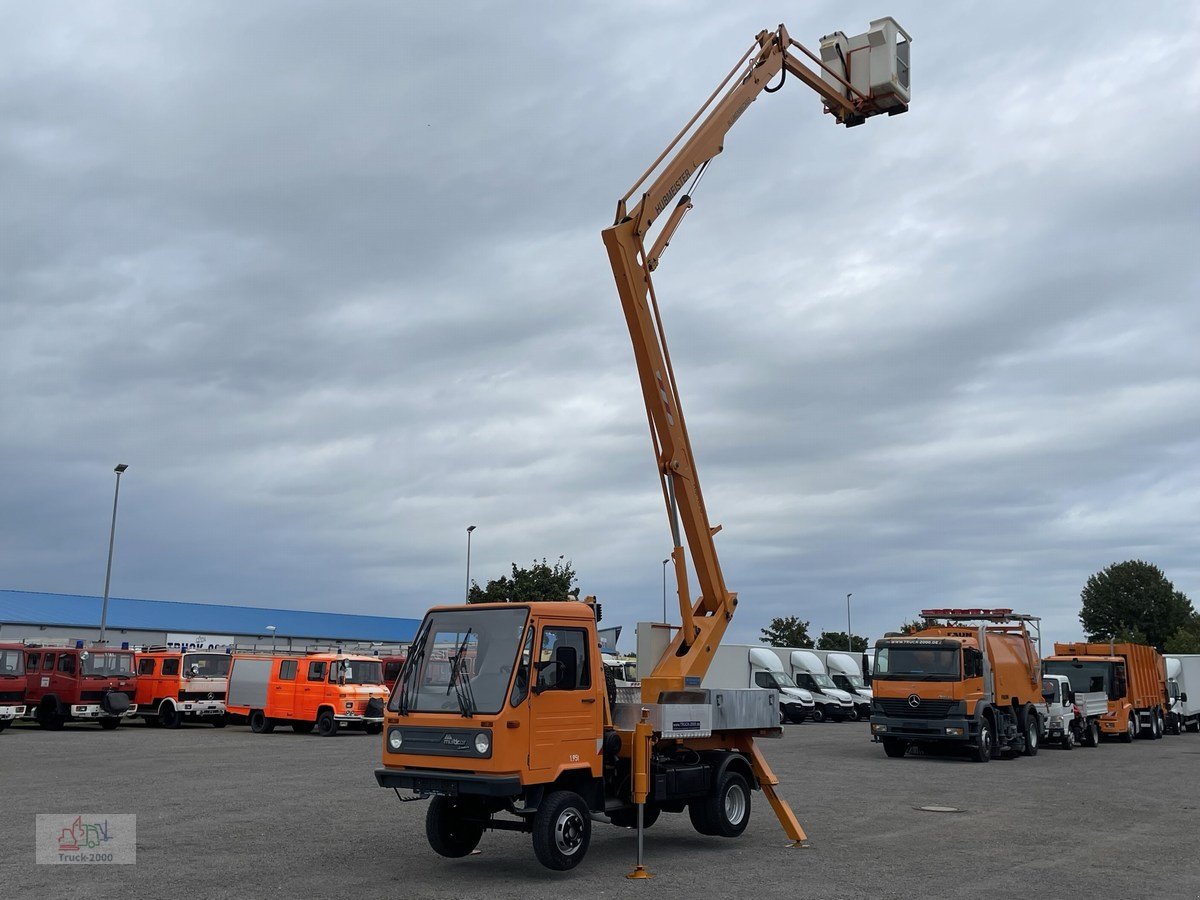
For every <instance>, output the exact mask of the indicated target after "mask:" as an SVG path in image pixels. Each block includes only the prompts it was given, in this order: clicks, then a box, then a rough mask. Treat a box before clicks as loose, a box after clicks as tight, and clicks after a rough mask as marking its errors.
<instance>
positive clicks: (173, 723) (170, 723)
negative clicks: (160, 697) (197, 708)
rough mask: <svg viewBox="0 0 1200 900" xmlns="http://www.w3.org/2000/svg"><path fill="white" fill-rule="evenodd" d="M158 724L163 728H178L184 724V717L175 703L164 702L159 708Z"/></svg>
mask: <svg viewBox="0 0 1200 900" xmlns="http://www.w3.org/2000/svg"><path fill="white" fill-rule="evenodd" d="M158 724H159V725H161V726H162V727H163V728H178V727H179V726H180V725H182V724H183V715H182V714H181V713H180V712H179V710H178V709H176V708H175V704H174V703H167V702H165V701H164V702H163V704H162V706H160V707H159V708H158Z"/></svg>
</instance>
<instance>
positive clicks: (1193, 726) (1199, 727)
mask: <svg viewBox="0 0 1200 900" xmlns="http://www.w3.org/2000/svg"><path fill="white" fill-rule="evenodd" d="M1184 727H1185V728H1186V729H1187V730H1188V731H1190V732H1191V733H1192V734H1195V733H1196V732H1197V731H1200V720H1197V721H1194V722H1188V723H1186V724H1185V725H1184Z"/></svg>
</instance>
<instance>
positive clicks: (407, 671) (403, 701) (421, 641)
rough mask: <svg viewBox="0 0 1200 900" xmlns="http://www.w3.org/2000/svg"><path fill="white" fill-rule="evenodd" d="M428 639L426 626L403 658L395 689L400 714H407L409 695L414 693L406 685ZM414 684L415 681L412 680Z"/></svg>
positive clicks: (422, 655) (415, 669) (418, 662)
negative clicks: (405, 657) (397, 695)
mask: <svg viewBox="0 0 1200 900" xmlns="http://www.w3.org/2000/svg"><path fill="white" fill-rule="evenodd" d="M428 641H429V627H428V624H427V625H426V627H425V628H424V629H423V630H422V631H420V632H418V633H417V636H416V637H415V638H414V639H413V642H412V644H411V645H409V648H408V658H407V659H405V660H404V666H403V667H402V668H401V669H400V677H399V678H398V679H397V682H398V684H397V687H396V690H397V691H399V693H400V696H399V698H398V699H397V701H396V711H397V712H398V713H400V715H402V716H407V715H408V703H409V696H410V694H412V693H415V692H416V691H415V689H414V690H412V691H410V690H409V687H408V681H409V678H411V677H412V673H413V672H415V671H417V669H418V667H419V665H420V662H421V659H422V658H424V656H425V644H426V643H428ZM414 684H415V682H414Z"/></svg>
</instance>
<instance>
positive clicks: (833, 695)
mask: <svg viewBox="0 0 1200 900" xmlns="http://www.w3.org/2000/svg"><path fill="white" fill-rule="evenodd" d="M775 653H776V655H777V656H778V657H779V659H780V661H781V662H782V663H783V665H784V668H785V670H786V671H788V672H789V673H790V674H791V676H792V680H793V681H794V682H796V686H797V687H800V688H803V689H804V690H806V691H808V692H809V693H810V694H812V698H813V703H814V704H816V705H815V706H814V707H813V711H812V719H813V721H814V722H825V721H834V722H843V721H845V720H846V719H850V720H851V721H857V720H858V717H859V707H857V706H855V703H854V699H853V698H852V697H851V695H850V694H849V693H848V692H846V691H843V690H842V689H841V688H839V687H838V686H837V685H836V684H834V682H833V679H832V678H830V677H829V673H828V672H826V671H825V664H824V663H823V662H822V661H821V658H820V657H819V656H817V654H816V653H814V652H813V651H812V650H793V649H791V648H776V650H775ZM867 714H868V715H869V714H870V710H869V709H868V710H867Z"/></svg>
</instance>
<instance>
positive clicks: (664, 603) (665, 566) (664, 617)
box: [663, 558, 671, 625]
mask: <svg viewBox="0 0 1200 900" xmlns="http://www.w3.org/2000/svg"><path fill="white" fill-rule="evenodd" d="M670 561H671V560H670V558H667V559H664V560H663V624H664V625H666V624H667V563H669V562H670Z"/></svg>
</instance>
